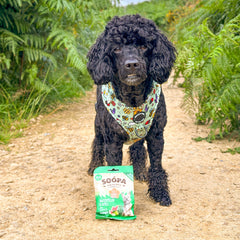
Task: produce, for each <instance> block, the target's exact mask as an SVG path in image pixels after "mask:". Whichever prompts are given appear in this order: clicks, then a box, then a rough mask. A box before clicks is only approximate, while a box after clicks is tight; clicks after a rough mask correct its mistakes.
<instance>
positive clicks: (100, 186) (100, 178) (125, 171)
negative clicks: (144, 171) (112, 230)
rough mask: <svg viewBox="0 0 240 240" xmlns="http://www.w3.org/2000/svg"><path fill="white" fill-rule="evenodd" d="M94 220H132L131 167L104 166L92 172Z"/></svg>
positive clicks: (133, 216)
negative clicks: (94, 201)
mask: <svg viewBox="0 0 240 240" xmlns="http://www.w3.org/2000/svg"><path fill="white" fill-rule="evenodd" d="M94 187H95V198H96V205H97V209H96V219H115V220H132V219H135V218H136V216H135V215H134V185H133V167H132V166H106V167H105V166H104V167H98V168H96V169H95V171H94Z"/></svg>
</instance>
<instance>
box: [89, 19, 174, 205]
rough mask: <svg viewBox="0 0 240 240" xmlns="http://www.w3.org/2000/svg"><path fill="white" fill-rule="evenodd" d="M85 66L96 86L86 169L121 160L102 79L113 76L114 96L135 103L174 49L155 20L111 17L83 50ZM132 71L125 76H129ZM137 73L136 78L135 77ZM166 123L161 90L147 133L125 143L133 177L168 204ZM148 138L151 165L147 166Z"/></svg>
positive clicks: (166, 67) (163, 74) (159, 77)
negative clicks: (164, 157)
mask: <svg viewBox="0 0 240 240" xmlns="http://www.w3.org/2000/svg"><path fill="white" fill-rule="evenodd" d="M88 59H89V61H88V65H87V68H88V71H89V73H90V75H91V76H92V78H93V80H94V82H95V84H96V85H98V87H97V103H96V118H95V139H94V141H93V147H92V160H91V163H90V165H89V170H88V173H89V174H90V175H92V174H93V171H94V169H95V168H96V167H98V166H102V165H104V158H106V162H107V163H108V165H110V166H113V165H121V164H122V147H123V144H124V142H126V141H128V140H129V137H128V134H127V133H126V132H125V130H124V129H123V128H122V127H121V126H120V125H119V124H118V123H117V122H116V121H115V120H114V118H113V117H112V116H111V115H110V113H109V112H108V111H107V109H106V108H105V106H104V103H103V101H102V97H101V85H102V84H107V83H108V82H112V84H113V87H114V90H115V93H116V96H117V98H118V99H119V100H121V101H122V102H124V103H125V104H126V105H128V106H132V107H137V106H140V105H141V104H142V103H143V102H144V101H145V100H146V98H147V95H148V94H149V92H150V91H151V88H152V83H153V80H154V81H156V82H158V83H160V84H162V83H164V82H165V81H167V79H168V77H169V75H170V72H171V69H172V67H173V64H174V61H175V59H176V50H175V48H174V46H173V45H172V43H171V42H170V41H169V40H168V39H167V37H166V36H165V35H164V34H163V33H161V32H160V31H159V30H158V29H157V27H156V25H155V24H154V23H153V22H152V21H151V20H148V19H145V18H142V17H141V16H139V15H127V16H123V17H114V18H113V19H112V20H111V21H110V22H109V23H108V24H107V26H106V28H105V31H104V32H103V33H102V34H101V35H100V36H99V37H98V39H97V41H96V43H95V44H94V45H93V46H92V48H91V49H90V51H89V53H88ZM132 75H133V76H134V77H129V76H132ZM135 76H136V78H135ZM166 123H167V115H166V106H165V100H164V95H163V93H162V92H161V95H160V100H159V103H158V106H157V110H156V113H155V116H154V119H153V122H152V126H151V128H150V130H149V132H148V134H147V136H146V137H145V138H144V139H142V140H140V141H138V142H136V143H134V144H133V145H132V146H130V148H129V150H130V161H131V163H132V164H133V167H134V174H135V178H136V179H138V180H142V181H146V180H148V184H149V189H148V192H149V195H150V197H152V198H153V199H154V200H155V201H156V202H159V203H160V204H161V205H163V206H168V205H170V204H171V199H170V196H169V190H168V185H167V173H166V172H165V170H164V169H163V168H162V152H163V146H164V139H163V130H164V127H165V125H166ZM144 141H146V142H147V149H148V155H149V158H150V164H151V165H150V168H149V169H148V171H147V169H146V166H145V164H146V156H147V152H146V149H145V147H144V145H143V143H144Z"/></svg>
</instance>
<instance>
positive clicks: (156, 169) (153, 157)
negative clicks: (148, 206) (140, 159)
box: [147, 129, 172, 206]
mask: <svg viewBox="0 0 240 240" xmlns="http://www.w3.org/2000/svg"><path fill="white" fill-rule="evenodd" d="M155 130H156V129H155ZM147 146H148V153H149V158H150V163H151V166H150V168H149V172H148V174H149V175H148V178H149V188H148V193H149V196H150V197H151V198H153V199H154V200H155V201H156V202H159V203H160V204H161V205H162V206H169V205H171V204H172V201H171V199H170V196H169V190H168V184H167V173H166V171H165V170H164V169H163V168H162V152H163V146H164V139H163V130H157V132H155V133H154V131H152V134H150V136H148V138H147Z"/></svg>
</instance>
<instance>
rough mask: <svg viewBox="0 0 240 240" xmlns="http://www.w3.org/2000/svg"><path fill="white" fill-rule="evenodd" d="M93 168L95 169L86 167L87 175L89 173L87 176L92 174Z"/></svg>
mask: <svg viewBox="0 0 240 240" xmlns="http://www.w3.org/2000/svg"><path fill="white" fill-rule="evenodd" d="M94 170H95V168H92V167H90V168H89V169H88V171H87V173H88V175H89V176H93V172H94Z"/></svg>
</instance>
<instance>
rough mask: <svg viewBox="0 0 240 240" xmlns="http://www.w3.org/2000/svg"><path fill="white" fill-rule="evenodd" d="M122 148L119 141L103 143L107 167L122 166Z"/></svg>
mask: <svg viewBox="0 0 240 240" xmlns="http://www.w3.org/2000/svg"><path fill="white" fill-rule="evenodd" d="M122 147H123V143H122V142H121V141H117V142H109V141H105V154H106V161H107V164H108V166H117V165H118V166H119V165H122Z"/></svg>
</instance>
